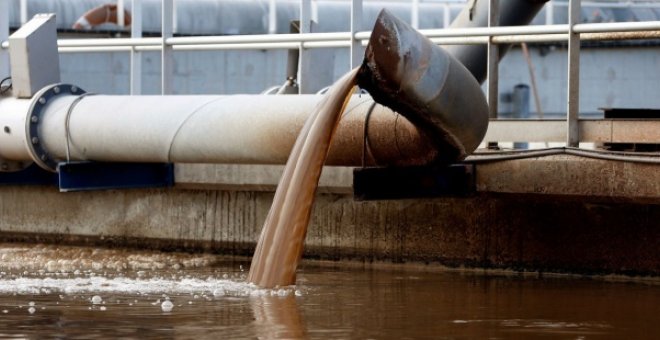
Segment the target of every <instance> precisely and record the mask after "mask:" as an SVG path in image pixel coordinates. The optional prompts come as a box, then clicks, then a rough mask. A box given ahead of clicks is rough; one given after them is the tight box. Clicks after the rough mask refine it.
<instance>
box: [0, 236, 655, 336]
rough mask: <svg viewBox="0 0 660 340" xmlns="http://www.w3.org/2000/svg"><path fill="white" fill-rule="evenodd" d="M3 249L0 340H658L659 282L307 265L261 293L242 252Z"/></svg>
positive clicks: (17, 247)
mask: <svg viewBox="0 0 660 340" xmlns="http://www.w3.org/2000/svg"><path fill="white" fill-rule="evenodd" d="M0 249H1V250H0V271H1V273H0V338H31V339H37V338H38V339H42V338H80V339H90V338H113V339H114V338H124V339H131V338H135V339H137V338H139V339H145V338H152V339H156V338H157V339H168V338H170V339H219V338H222V339H236V338H272V339H276V338H289V339H291V338H310V339H327V338H344V339H348V338H373V339H401V338H433V339H440V338H447V339H487V338H491V339H537V338H539V339H657V338H659V337H660V323H659V322H658V321H659V320H660V319H659V316H658V311H660V309H659V307H658V306H660V285H659V284H657V283H655V284H648V283H616V282H606V281H603V280H593V279H575V278H545V279H540V278H523V277H521V276H517V275H510V276H503V275H499V276H495V275H477V274H474V273H470V274H465V273H463V274H462V273H457V272H437V271H436V272H430V271H416V270H411V269H407V270H403V269H401V268H399V269H392V268H390V269H382V268H381V269H370V268H366V267H354V266H353V267H351V268H348V267H341V266H317V265H314V264H313V263H304V264H303V265H302V267H301V268H300V271H299V273H298V280H297V285H296V286H295V287H291V288H288V289H283V290H263V289H258V288H256V287H255V286H253V285H248V284H246V283H245V275H246V269H247V267H246V266H247V265H248V262H247V261H243V260H240V259H228V258H222V257H216V256H211V255H190V254H171V253H150V252H135V251H124V250H104V249H90V248H75V247H54V246H40V245H37V246H33V245H15V244H14V245H8V244H3V245H0ZM95 296H98V297H96V298H95ZM168 299H169V301H170V302H171V303H172V310H171V311H169V312H166V311H164V310H163V309H164V306H165V307H167V304H165V305H164V303H165V301H167V300H168ZM94 302H97V304H95V303H94ZM31 308H33V309H31ZM165 309H166V308H165Z"/></svg>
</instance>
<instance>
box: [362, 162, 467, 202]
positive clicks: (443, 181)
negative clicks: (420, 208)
mask: <svg viewBox="0 0 660 340" xmlns="http://www.w3.org/2000/svg"><path fill="white" fill-rule="evenodd" d="M475 192H476V187H475V180H474V166H473V165H472V164H452V165H450V166H442V165H437V166H432V165H429V166H414V167H403V168H357V169H355V170H353V197H354V198H355V199H356V200H358V201H368V200H390V199H402V198H423V197H444V196H469V195H471V194H474V193H475Z"/></svg>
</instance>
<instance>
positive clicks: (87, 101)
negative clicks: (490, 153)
mask: <svg viewBox="0 0 660 340" xmlns="http://www.w3.org/2000/svg"><path fill="white" fill-rule="evenodd" d="M39 97H40V94H38V95H36V96H35V98H34V99H31V100H28V99H15V98H2V99H0V112H1V113H2V114H1V115H0V126H7V127H8V128H9V130H10V131H12V133H10V134H7V133H3V134H2V135H1V136H0V146H1V147H0V158H4V159H8V160H14V161H28V160H31V159H35V158H36V159H35V160H36V161H37V162H38V163H41V162H39V161H40V159H39V158H42V157H41V156H42V155H41V154H40V153H39V151H37V152H36V154H35V152H32V151H31V149H30V148H29V147H28V146H26V145H29V144H30V143H33V142H36V143H37V144H38V145H39V146H40V147H41V148H40V149H42V150H47V152H46V153H47V154H48V155H47V158H49V159H52V160H54V161H55V162H59V161H65V160H66V159H67V139H68V143H69V156H70V160H94V161H113V162H176V163H253V164H284V163H285V162H286V159H287V157H288V155H289V152H290V150H291V148H292V146H293V144H294V141H295V138H296V136H297V135H298V132H299V130H300V129H301V127H302V125H303V123H304V121H305V119H306V117H307V115H308V114H310V113H311V112H312V110H313V109H314V107H315V105H316V104H317V103H318V102H319V99H320V96H316V95H300V96H263V95H260V96H257V95H233V96H108V95H90V96H86V97H84V98H81V99H78V102H77V103H75V101H76V100H77V98H78V96H77V95H69V94H59V95H57V96H55V97H53V98H51V99H49V100H48V102H47V103H46V104H45V105H44V109H43V111H42V112H41V114H40V116H39V118H38V123H34V122H32V121H30V119H31V115H32V114H28V111H29V110H30V104H34V105H37V106H38V105H40V104H39V103H38V101H39ZM372 104H373V101H372V99H371V98H370V97H369V96H366V95H362V96H354V97H353V98H352V100H351V101H350V104H349V106H348V109H347V110H346V113H345V115H344V119H343V120H342V122H341V124H340V127H339V129H338V132H337V135H336V138H335V140H334V142H333V147H332V148H331V151H330V155H329V157H328V162H327V163H328V164H329V165H347V166H360V165H362V164H363V160H364V161H366V165H372V164H378V165H386V164H422V163H426V162H429V161H431V160H433V159H434V158H435V156H436V154H437V151H436V150H435V149H434V148H433V147H432V146H431V145H432V143H430V142H429V140H428V139H427V138H426V137H425V135H424V134H423V133H422V132H420V131H419V130H418V129H417V128H416V127H415V126H413V125H412V124H411V123H410V122H408V121H407V120H406V119H405V118H403V117H401V116H399V115H398V114H395V113H394V112H392V111H391V110H390V109H388V108H386V107H383V106H380V105H375V106H374V107H373V108H372ZM72 105H73V108H72ZM370 110H371V111H372V113H371V114H370V115H369V123H368V133H367V136H368V145H366V148H365V139H364V125H365V122H366V119H367V115H368V113H369V111H370ZM69 111H70V114H69V117H68V119H69V129H68V132H67V129H66V121H67V114H68V113H69ZM31 124H37V125H38V127H37V130H36V131H37V133H36V135H37V136H33V135H31V136H28V137H26V132H25V131H27V130H29V129H27V130H26V126H30V125H31ZM34 137H37V138H38V140H35V141H32V139H34ZM37 144H33V145H37ZM38 149H39V148H38ZM365 149H366V154H364V155H363V153H364V150H365ZM33 154H34V156H33ZM46 163H48V162H46ZM40 165H42V164H40ZM51 170H52V166H51Z"/></svg>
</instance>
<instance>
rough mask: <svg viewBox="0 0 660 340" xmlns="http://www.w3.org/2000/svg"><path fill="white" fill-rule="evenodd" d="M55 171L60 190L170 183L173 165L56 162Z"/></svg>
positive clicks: (172, 180) (162, 185) (168, 185)
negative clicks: (57, 163)
mask: <svg viewBox="0 0 660 340" xmlns="http://www.w3.org/2000/svg"><path fill="white" fill-rule="evenodd" d="M57 170H58V174H59V186H60V191H61V192H68V191H89V190H109V189H134V188H165V187H172V186H173V185H174V165H173V164H171V163H105V162H71V163H60V164H59V165H58V167H57Z"/></svg>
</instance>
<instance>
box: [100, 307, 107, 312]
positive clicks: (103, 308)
mask: <svg viewBox="0 0 660 340" xmlns="http://www.w3.org/2000/svg"><path fill="white" fill-rule="evenodd" d="M106 309H107V307H106V306H101V307H100V308H99V310H102V311H105V310H106Z"/></svg>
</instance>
